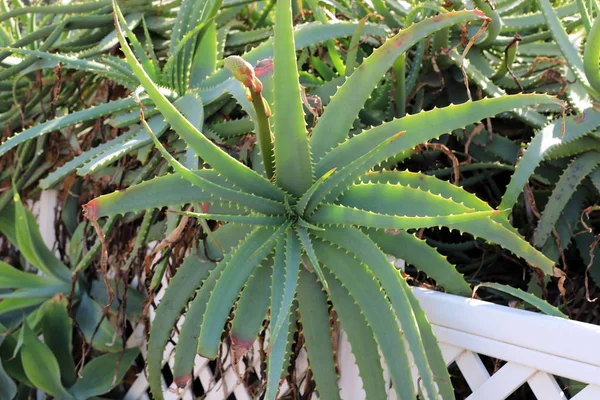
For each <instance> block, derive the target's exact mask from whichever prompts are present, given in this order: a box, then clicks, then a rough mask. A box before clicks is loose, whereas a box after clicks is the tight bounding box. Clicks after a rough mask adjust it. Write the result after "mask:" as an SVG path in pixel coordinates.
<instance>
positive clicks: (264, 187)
mask: <svg viewBox="0 0 600 400" xmlns="http://www.w3.org/2000/svg"><path fill="white" fill-rule="evenodd" d="M113 6H114V8H115V12H116V14H117V15H118V16H119V18H117V19H115V25H116V27H117V32H118V36H119V41H120V42H121V48H122V50H123V52H124V53H125V56H126V57H127V61H128V63H129V65H130V66H131V68H132V70H133V73H134V74H135V76H136V77H137V78H138V79H139V80H140V83H141V84H142V86H143V87H144V89H145V90H146V93H147V94H148V96H149V97H150V98H151V99H152V100H153V101H154V104H155V105H156V107H157V108H158V109H159V110H160V112H161V113H162V114H163V116H164V118H165V119H166V120H167V122H169V124H170V125H171V127H172V128H173V129H174V130H175V131H176V132H177V133H178V134H179V135H180V136H181V137H182V138H183V139H184V140H185V141H186V143H187V144H188V145H189V146H190V147H191V148H192V149H193V150H194V151H195V152H196V154H197V155H198V156H199V157H201V158H203V159H204V160H205V161H206V162H207V163H208V164H209V165H210V166H211V167H213V168H214V169H216V170H217V171H219V172H220V173H221V174H222V175H223V176H224V177H225V178H227V179H229V180H230V181H231V182H232V183H234V184H235V185H237V186H238V187H240V188H241V189H244V190H246V191H248V192H250V193H254V194H256V195H259V196H263V197H267V198H270V199H273V200H279V201H281V200H283V197H284V194H283V192H282V191H281V190H280V189H278V188H277V187H275V186H274V185H272V184H271V183H270V182H269V181H268V180H266V179H265V178H264V177H262V176H261V175H259V174H258V173H256V172H254V171H253V170H251V169H250V168H248V167H246V166H245V165H243V164H241V163H239V162H238V161H236V160H235V159H234V158H232V157H231V156H230V155H229V154H227V153H225V152H224V151H223V150H221V149H220V148H219V147H218V146H217V145H215V144H214V143H213V142H211V141H210V140H209V139H207V138H206V137H205V136H204V135H203V134H202V133H201V132H200V131H199V130H198V129H196V127H194V126H193V125H192V124H191V123H190V122H189V121H188V120H187V119H186V118H185V117H184V116H183V115H181V113H180V112H179V111H178V110H177V109H176V108H175V107H174V106H173V104H172V103H171V102H170V101H169V100H168V99H167V97H166V96H164V95H163V94H162V93H161V92H160V90H159V88H158V86H156V84H155V83H154V82H153V81H152V79H151V78H150V77H149V76H148V74H147V73H146V71H144V69H143V68H142V66H141V65H140V63H139V62H138V61H137V59H136V58H135V55H134V54H133V52H132V51H131V48H130V47H129V45H128V44H127V41H126V40H125V38H124V37H123V34H122V32H121V26H120V24H119V19H121V18H122V15H121V13H120V10H119V8H118V6H117V4H116V2H114V0H113Z"/></svg>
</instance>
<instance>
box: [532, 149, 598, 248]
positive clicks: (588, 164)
mask: <svg viewBox="0 0 600 400" xmlns="http://www.w3.org/2000/svg"><path fill="white" fill-rule="evenodd" d="M599 164H600V153H598V152H595V151H591V152H589V153H585V154H583V155H581V156H579V157H577V158H576V159H575V160H574V161H573V162H572V163H571V164H569V166H568V167H567V169H565V171H564V172H563V174H562V175H561V176H560V179H559V180H558V182H557V183H556V187H555V188H554V190H553V191H552V195H551V196H550V198H549V199H548V203H547V204H546V206H545V207H544V211H543V213H542V217H541V218H540V220H539V221H538V225H537V227H536V229H535V232H534V234H533V244H534V245H535V246H537V247H538V248H540V247H542V246H543V245H544V243H545V242H546V240H547V239H548V238H549V237H550V235H551V234H552V230H553V229H554V227H555V226H556V223H557V221H558V219H559V218H560V215H561V213H562V212H563V210H564V209H565V206H566V205H567V202H568V201H569V199H570V198H571V196H572V195H573V193H575V190H576V189H577V187H578V186H579V184H580V183H581V182H582V181H583V179H584V178H585V177H586V176H588V175H589V174H590V173H591V172H592V171H594V170H595V169H596V168H598V165H599Z"/></svg>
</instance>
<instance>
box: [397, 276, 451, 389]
mask: <svg viewBox="0 0 600 400" xmlns="http://www.w3.org/2000/svg"><path fill="white" fill-rule="evenodd" d="M404 290H405V291H406V294H407V296H408V300H409V301H410V306H411V308H412V310H413V312H414V314H415V318H416V320H417V324H418V325H419V333H420V334H421V338H422V340H423V346H424V347H425V353H426V354H427V359H428V361H429V367H430V368H431V370H432V371H433V375H434V376H435V377H436V380H437V383H438V387H439V388H440V394H441V398H442V399H444V400H445V399H450V400H452V399H454V398H455V397H454V389H453V388H452V383H451V381H450V376H449V375H448V368H447V366H446V361H445V360H444V358H443V356H442V352H441V350H440V344H439V342H438V339H437V337H436V336H435V334H434V332H433V328H432V326H431V324H430V323H429V321H428V320H427V316H426V315H425V312H424V311H423V309H422V308H421V305H420V304H419V300H417V298H416V297H415V295H414V294H413V292H412V290H411V289H410V288H409V287H405V286H404Z"/></svg>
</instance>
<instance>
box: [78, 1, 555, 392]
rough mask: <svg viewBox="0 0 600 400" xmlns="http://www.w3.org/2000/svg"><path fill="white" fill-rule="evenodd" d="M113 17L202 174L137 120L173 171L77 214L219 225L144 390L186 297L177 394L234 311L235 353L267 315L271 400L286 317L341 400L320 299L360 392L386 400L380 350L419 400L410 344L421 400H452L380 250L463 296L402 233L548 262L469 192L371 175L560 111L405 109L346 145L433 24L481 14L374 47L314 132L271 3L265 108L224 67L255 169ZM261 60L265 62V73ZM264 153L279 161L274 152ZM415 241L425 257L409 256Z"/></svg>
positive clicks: (321, 384) (187, 281)
mask: <svg viewBox="0 0 600 400" xmlns="http://www.w3.org/2000/svg"><path fill="white" fill-rule="evenodd" d="M114 7H115V13H116V15H117V17H118V18H117V19H116V21H117V32H118V36H119V40H120V42H121V46H122V50H123V52H124V53H125V55H126V57H127V61H128V63H129V65H130V67H131V69H132V71H133V73H134V74H135V76H136V78H137V79H138V80H139V82H140V84H141V85H142V86H143V88H144V90H145V94H146V95H147V96H148V98H149V99H150V100H151V101H152V102H153V103H154V106H155V107H156V109H157V110H158V111H159V112H160V113H161V115H162V117H163V118H164V119H165V120H166V121H168V123H169V124H170V125H171V127H172V128H173V129H174V130H175V131H176V132H177V134H178V135H179V136H180V137H181V138H182V139H183V140H184V141H185V142H186V143H187V145H188V146H189V148H190V149H191V151H193V152H194V154H195V155H196V156H198V157H200V158H201V159H202V160H203V162H204V163H205V164H206V166H207V168H204V169H200V170H190V169H189V168H186V167H185V166H184V165H182V164H181V163H180V162H179V161H178V160H177V159H175V158H174V157H173V156H171V155H170V154H169V152H168V151H167V150H166V149H165V148H164V147H163V145H162V143H161V142H160V141H159V140H158V138H157V137H156V135H154V134H153V132H152V129H151V127H150V124H149V123H148V124H147V123H145V120H144V119H143V115H142V123H143V124H144V126H145V128H146V130H147V132H148V134H149V135H150V136H151V137H152V139H153V141H154V144H155V146H156V147H157V148H158V150H159V151H160V153H161V154H162V155H163V157H164V158H165V159H166V160H167V161H168V163H169V165H170V166H171V167H172V168H173V170H174V171H175V173H174V174H172V175H168V176H164V177H159V178H155V179H151V180H148V181H146V182H144V183H141V184H139V185H136V186H133V187H131V188H129V189H127V190H125V191H123V192H119V193H112V194H108V195H104V196H101V197H99V198H97V199H94V200H92V201H90V202H89V203H87V204H86V205H85V206H84V212H85V214H86V216H87V217H88V218H89V219H91V220H92V221H96V220H97V219H98V218H101V217H104V216H111V215H117V214H125V213H128V212H137V211H141V210H146V209H151V208H159V207H163V206H174V205H177V206H180V205H184V204H192V205H194V207H198V209H201V210H202V212H201V213H198V212H196V213H193V212H185V214H186V215H188V216H193V217H197V218H207V219H215V220H220V221H224V222H227V224H226V225H224V226H222V227H220V228H219V229H217V230H216V232H215V233H214V237H213V238H212V239H211V241H212V244H210V245H208V246H207V254H206V256H207V257H210V258H213V259H214V258H217V259H220V261H218V262H216V263H211V262H205V263H203V265H204V266H205V268H194V267H192V266H188V267H185V268H184V267H182V269H180V270H179V271H178V272H177V274H176V275H175V277H174V278H173V279H172V281H171V283H170V285H169V287H168V289H167V291H166V294H165V296H164V298H163V300H162V301H161V303H160V305H159V308H158V310H157V314H156V319H155V320H154V325H153V327H152V329H151V332H150V341H149V348H148V373H149V381H150V385H151V389H152V391H153V394H154V396H155V398H157V399H160V398H162V389H161V384H160V370H161V363H162V355H163V348H164V345H165V343H166V342H167V341H168V339H169V337H170V333H171V326H172V325H173V324H174V323H175V321H176V320H177V319H178V318H179V316H180V312H181V310H182V309H183V308H184V307H186V305H187V304H188V302H189V301H190V299H191V298H193V300H191V302H189V309H188V312H187V315H186V320H185V323H184V325H183V326H182V328H181V331H180V336H179V341H178V344H177V348H176V355H175V359H176V361H175V366H174V375H175V381H176V383H177V384H179V385H181V386H186V385H187V384H189V380H190V377H191V375H190V371H191V369H192V366H193V360H194V354H193V352H191V351H190V349H196V348H197V349H198V352H199V353H200V354H201V355H203V356H206V357H210V358H214V357H216V356H217V354H218V348H219V344H220V341H221V337H222V333H223V327H224V326H225V323H226V321H227V320H228V319H229V318H230V312H231V310H232V308H235V310H236V311H235V313H234V316H233V319H232V321H231V329H230V332H229V333H230V335H231V337H232V341H233V344H234V347H235V356H236V358H237V359H239V358H240V357H241V356H242V355H244V354H245V352H246V351H247V350H248V349H249V347H250V346H251V345H252V343H253V341H254V338H255V337H256V335H257V333H258V331H259V330H260V327H261V325H262V321H263V320H264V319H265V318H267V311H268V313H269V316H268V318H269V320H270V336H269V360H268V366H267V389H266V391H267V393H266V396H267V398H269V399H271V398H275V396H276V393H277V390H278V386H279V381H280V378H281V377H282V374H283V371H285V368H284V366H285V365H286V359H287V357H288V354H289V349H290V337H291V334H292V333H293V332H294V327H295V323H294V322H295V321H296V318H299V322H300V323H301V326H302V330H301V332H302V335H303V336H304V339H305V346H306V348H307V350H308V358H309V362H310V366H311V369H312V370H313V373H314V374H313V376H314V379H315V381H316V383H317V390H318V391H319V394H320V395H321V396H322V397H323V398H327V399H335V398H339V389H338V388H337V385H336V384H335V381H336V373H335V364H334V352H333V349H332V345H331V343H330V341H329V340H327V339H326V338H329V337H330V316H329V310H328V308H329V306H328V300H330V301H331V303H332V304H333V309H334V310H335V311H336V313H337V315H338V318H339V320H340V321H341V323H342V325H343V326H344V329H345V330H346V331H347V333H348V337H349V340H350V342H351V343H356V346H354V347H355V348H356V350H354V352H355V355H356V357H357V364H358V366H359V370H360V373H361V376H362V377H363V381H364V388H365V391H366V392H367V397H369V398H383V397H385V387H384V381H383V375H382V368H381V362H380V360H379V355H378V351H377V347H378V346H379V347H380V348H381V349H382V353H383V354H384V359H385V362H386V364H387V366H388V368H389V371H390V375H391V377H392V382H393V384H394V385H393V386H394V390H395V391H396V392H397V393H398V395H399V396H400V398H407V399H408V398H414V397H415V395H416V393H415V388H414V387H413V385H412V384H411V383H409V382H411V378H410V367H409V366H410V364H409V359H408V355H407V353H406V351H405V350H404V349H405V342H407V344H408V347H409V349H410V351H411V352H412V354H413V356H414V360H415V363H416V365H417V368H418V371H419V374H420V376H421V383H422V385H421V386H422V389H421V390H422V391H423V393H425V394H426V395H427V396H428V397H431V398H437V397H438V395H441V396H442V397H443V398H453V396H454V395H453V391H452V387H451V385H450V379H449V376H448V372H447V370H446V367H445V364H444V361H443V359H442V357H441V352H440V350H439V348H438V347H437V341H436V339H435V337H434V335H433V332H432V330H431V327H430V325H429V323H428V322H427V320H426V318H425V315H424V313H423V311H422V310H421V309H420V306H419V304H418V301H417V300H416V299H415V298H414V296H413V294H412V292H411V291H410V288H409V286H408V285H407V283H406V280H405V278H404V277H403V276H402V274H401V272H400V271H398V270H397V269H396V268H395V267H394V266H393V265H392V264H391V263H390V262H389V261H388V260H387V258H386V256H385V253H391V254H393V255H396V256H399V257H405V258H406V259H412V260H414V262H415V264H417V265H418V267H419V268H421V269H422V270H423V271H425V272H426V273H427V274H428V275H430V276H431V277H433V278H434V279H436V281H437V282H438V283H439V284H440V285H442V286H445V287H447V288H449V290H451V291H454V292H456V293H461V294H469V293H470V287H469V285H468V284H467V283H466V282H465V281H464V279H463V278H462V276H461V275H460V274H458V273H457V272H456V270H455V269H454V268H453V266H452V265H451V264H449V263H448V262H447V261H446V260H445V259H444V258H443V257H441V256H440V255H439V254H438V253H437V252H436V251H435V250H434V249H433V248H431V247H429V246H427V245H426V244H425V243H424V242H422V241H420V240H419V239H418V238H416V237H415V236H413V235H412V234H410V233H408V232H406V231H407V230H410V229H418V228H423V227H434V226H447V227H450V228H453V229H457V230H460V231H463V232H467V233H470V234H473V235H475V236H478V237H482V238H484V239H486V240H488V241H491V242H493V243H498V244H500V245H502V246H504V247H505V248H507V249H509V250H510V251H512V252H513V253H515V254H516V255H517V256H520V257H522V258H524V259H525V260H527V261H528V262H529V263H530V264H531V265H532V266H533V267H534V268H535V269H537V270H539V271H540V272H541V273H542V274H547V275H552V274H553V271H552V265H553V263H552V262H551V261H550V260H548V259H547V258H546V257H544V256H543V255H542V254H541V253H539V252H538V251H536V250H535V249H533V248H532V247H530V246H529V245H528V244H527V243H526V242H525V241H524V240H523V239H522V238H521V237H520V236H519V235H518V234H517V233H516V232H515V231H514V229H512V228H511V227H510V226H509V225H508V223H507V222H506V219H505V217H504V216H503V211H497V210H493V209H492V208H491V207H489V206H488V205H487V204H486V203H485V202H483V201H481V200H479V199H478V198H477V197H475V196H474V195H472V194H469V193H467V192H466V191H464V190H462V189H460V188H458V187H456V186H453V185H452V184H450V183H448V182H444V181H441V180H438V179H436V178H432V177H428V176H425V175H422V174H415V173H409V172H401V171H381V172H370V171H371V170H372V168H374V167H376V166H377V165H379V164H380V163H382V162H383V161H385V160H387V159H389V158H390V157H394V156H398V155H401V154H406V153H408V152H410V151H411V150H412V149H413V147H415V146H416V145H418V144H420V143H422V142H424V141H427V140H429V139H432V138H436V137H438V136H440V135H441V134H443V133H446V132H448V131H451V130H452V129H453V128H458V127H461V126H465V125H467V124H469V123H473V122H476V121H479V120H481V119H483V118H487V117H491V116H493V115H495V114H497V113H501V112H506V111H510V110H514V109H523V108H526V107H529V106H534V105H539V104H559V101H558V100H556V99H555V98H553V97H550V96H546V95H536V94H531V95H516V96H501V97H498V98H494V99H484V100H480V101H477V102H467V103H464V104H460V105H454V106H449V107H446V108H443V109H433V110H430V111H425V112H422V113H419V114H414V115H407V116H405V117H403V118H400V119H396V120H393V121H390V122H387V123H383V124H381V125H379V126H377V127H375V128H371V129H368V130H365V131H364V132H362V133H360V134H358V135H355V136H353V137H351V138H348V132H349V129H350V127H351V125H352V123H353V121H354V120H355V119H356V117H357V115H358V113H359V111H360V110H361V108H362V106H363V104H364V103H365V101H366V100H367V98H368V97H369V95H370V94H371V91H372V90H373V88H374V87H375V86H376V85H377V84H378V82H379V81H380V79H381V77H382V75H383V74H384V73H385V72H386V71H387V70H388V69H389V68H390V67H391V66H392V64H393V63H394V61H395V60H396V59H398V57H399V56H401V55H402V54H403V53H404V52H405V51H406V50H407V49H409V48H411V47H412V46H413V45H414V44H416V43H417V42H419V41H420V40H422V39H424V38H425V37H426V36H428V35H430V34H433V33H435V32H436V31H437V30H439V29H443V28H447V27H450V26H452V25H454V24H457V23H462V22H466V21H471V20H477V19H482V18H485V17H484V15H483V14H482V13H481V12H478V11H459V12H448V13H445V14H441V15H438V16H435V17H432V18H428V19H425V20H423V21H422V22H419V23H415V24H413V25H411V26H409V27H407V28H406V29H404V30H402V31H400V32H399V33H398V34H397V35H396V36H394V37H393V38H391V39H389V40H388V41H386V43H385V44H384V45H382V46H381V47H380V48H378V49H377V50H375V51H374V52H373V53H372V54H371V55H370V56H369V57H368V58H366V59H365V60H364V61H363V62H362V64H361V65H360V66H359V67H358V68H356V69H355V70H354V72H353V73H352V74H351V75H350V76H349V77H348V78H347V79H346V81H345V82H344V84H343V85H342V86H341V87H340V88H339V89H338V90H337V92H336V94H335V95H334V96H333V97H332V99H331V101H330V102H329V104H328V106H327V107H326V108H325V111H324V113H323V115H322V116H321V117H320V118H319V120H318V122H317V124H316V125H315V127H314V128H313V129H312V131H311V132H310V135H308V132H307V127H306V122H305V115H304V110H303V107H302V100H301V93H300V92H301V88H300V86H299V82H298V69H297V61H296V56H295V52H294V48H295V45H294V35H293V28H292V16H291V3H290V2H289V1H279V2H277V5H276V22H275V39H274V51H273V56H274V59H273V62H272V63H273V64H272V67H273V86H272V87H273V93H272V95H273V101H272V104H271V105H270V107H266V106H265V104H266V103H265V101H264V99H263V94H265V95H266V93H263V87H264V86H265V85H263V82H261V81H260V73H259V72H258V70H255V69H254V68H253V67H252V65H251V64H248V63H246V62H243V61H242V60H240V59H237V58H232V59H229V60H230V61H228V66H229V67H231V68H232V70H233V75H234V76H235V77H236V78H238V79H240V80H241V82H242V83H243V85H244V86H246V88H247V90H249V95H250V98H251V99H252V104H253V106H254V108H253V111H254V113H255V116H256V122H257V132H256V136H257V140H258V144H259V148H260V152H261V154H262V164H263V166H264V168H262V170H264V175H262V174H260V173H257V172H255V171H254V170H252V169H250V168H248V167H246V166H245V165H243V164H241V163H240V162H238V161H236V160H235V159H233V158H232V157H231V156H229V155H228V154H227V153H225V152H224V151H223V150H221V149H220V148H219V147H218V146H216V145H215V144H214V143H213V142H211V141H210V140H208V139H207V138H206V137H205V136H204V135H202V133H201V132H200V131H199V130H198V129H197V128H196V126H195V124H192V123H190V121H189V120H188V119H186V118H185V117H184V116H183V115H182V114H181V113H180V112H179V111H178V110H177V108H176V107H175V106H174V105H173V103H172V102H171V101H169V99H168V98H167V97H166V96H165V95H164V94H163V93H162V92H161V90H160V88H159V87H158V85H157V83H156V82H155V81H154V80H153V78H152V74H151V73H150V71H148V70H146V69H145V68H144V65H143V63H141V62H140V61H138V59H137V58H136V56H135V54H134V52H133V51H132V49H131V48H130V46H129V44H128V43H127V41H126V39H125V35H126V34H127V36H129V37H130V38H131V36H130V35H129V30H128V29H127V28H126V26H125V25H124V22H125V21H124V18H123V16H122V14H121V13H120V10H119V7H118V6H117V4H116V3H114ZM123 31H125V32H123ZM270 65H271V64H270V63H269V62H263V63H261V64H260V67H261V71H263V70H265V69H270ZM238 85H239V84H238ZM265 97H266V96H265ZM269 108H270V109H271V110H272V112H273V115H272V116H271V115H270V112H269ZM142 114H143V112H142ZM271 153H272V154H273V157H268V155H269V154H271ZM200 204H202V206H200ZM415 247H418V248H419V250H420V254H419V257H418V258H419V259H418V260H417V257H416V255H415V254H414V248H415ZM411 254H412V255H411ZM190 265H191V264H190ZM198 288H199V289H198ZM251 304H261V306H257V307H253V306H251ZM398 323H399V324H398Z"/></svg>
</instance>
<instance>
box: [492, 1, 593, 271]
mask: <svg viewBox="0 0 600 400" xmlns="http://www.w3.org/2000/svg"><path fill="white" fill-rule="evenodd" d="M537 4H538V7H539V10H540V13H541V15H543V16H544V21H545V23H546V24H547V27H548V31H549V33H551V38H552V39H554V41H555V43H556V45H557V46H558V49H559V50H560V53H561V55H562V57H563V59H564V61H565V62H564V64H565V65H566V66H567V67H568V69H567V71H566V76H567V78H568V79H573V78H574V79H573V81H572V82H571V81H569V82H568V83H567V84H568V86H566V88H565V89H564V90H565V94H566V96H567V98H568V99H569V104H570V106H571V108H572V109H573V110H574V114H573V115H569V116H563V117H561V118H557V119H555V120H554V121H552V122H550V123H548V124H547V125H546V126H544V127H543V128H542V129H541V130H540V131H539V132H537V133H536V135H535V137H534V138H533V139H532V140H531V142H530V143H529V144H528V146H527V149H526V150H525V151H524V152H523V156H522V157H521V159H520V160H519V162H518V164H517V168H516V170H515V173H514V175H513V177H512V180H511V182H510V184H509V186H508V187H507V190H506V193H505V195H504V197H503V199H502V203H501V205H500V207H506V208H508V207H513V206H514V205H515V203H516V202H517V197H518V195H519V194H520V193H521V192H522V190H523V187H524V186H525V185H526V184H527V181H528V180H529V178H530V176H531V175H532V174H533V172H534V171H535V169H536V168H537V167H538V166H539V165H540V164H542V162H543V163H544V164H545V166H546V168H547V169H546V171H547V170H548V169H554V170H555V171H556V172H553V173H551V176H552V175H553V178H552V183H553V184H554V188H553V190H552V192H551V193H549V196H548V195H546V196H540V195H536V194H535V193H537V192H533V193H534V194H533V195H532V193H531V192H530V193H526V195H525V201H526V202H529V203H532V207H533V208H534V209H535V207H536V206H535V203H536V200H537V201H539V202H540V203H541V204H544V203H545V206H544V207H543V209H542V208H541V207H540V209H541V210H542V213H541V215H539V221H538V224H537V227H536V229H535V231H534V232H533V238H532V241H533V244H534V245H535V246H536V247H538V248H542V249H543V251H544V253H545V254H547V255H548V256H549V257H550V258H551V259H553V260H555V261H559V259H561V261H563V263H565V265H566V260H565V258H564V254H563V252H564V251H565V250H566V249H567V247H568V246H569V244H570V243H574V244H575V245H576V247H577V248H578V250H579V252H580V255H581V257H582V259H583V260H584V262H585V264H586V265H587V266H588V268H587V269H589V271H590V273H591V275H592V276H593V278H594V280H595V281H596V283H598V281H600V269H599V267H598V265H597V263H595V264H594V263H592V261H593V260H592V256H591V255H590V254H593V253H594V248H593V247H592V248H590V245H592V243H593V242H594V235H593V234H592V229H591V228H589V227H588V230H589V232H588V233H587V234H586V233H584V234H583V235H576V233H577V229H576V228H578V227H579V228H583V226H582V224H580V221H581V220H583V216H582V213H583V212H584V209H585V208H586V206H587V205H589V198H590V197H593V196H594V195H597V193H598V192H600V185H599V184H600V174H599V173H598V171H597V167H598V165H599V162H600V158H598V152H597V150H598V149H599V147H598V146H599V142H598V127H600V109H599V108H598V107H599V106H598V104H599V103H598V102H599V101H600V91H599V89H600V85H599V84H598V83H599V81H598V73H599V68H598V65H599V60H600V35H598V33H599V32H600V18H598V17H596V18H595V19H593V20H592V19H591V18H590V15H593V13H594V10H593V8H592V9H590V10H588V9H587V8H586V5H585V4H584V2H578V4H577V8H576V11H579V14H580V16H581V18H580V20H579V24H578V25H579V28H581V29H579V31H578V30H575V29H573V28H574V27H573V26H570V27H568V28H566V27H565V26H564V24H563V23H561V21H560V18H559V13H558V12H557V11H555V10H554V9H553V8H552V5H551V3H550V2H549V1H548V0H539V1H538V2H537ZM571 29H573V30H571ZM569 32H570V34H569ZM582 32H583V33H586V34H587V39H586V40H585V45H584V46H582V47H583V51H580V50H579V49H578V48H577V46H576V44H575V43H577V42H578V39H577V38H578V37H579V36H580V35H581V33H582ZM588 177H589V182H584V180H586V178H588ZM582 183H585V184H584V185H582V186H580V185H581V184H582ZM584 226H585V223H584ZM561 255H562V257H561ZM586 281H587V280H586Z"/></svg>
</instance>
